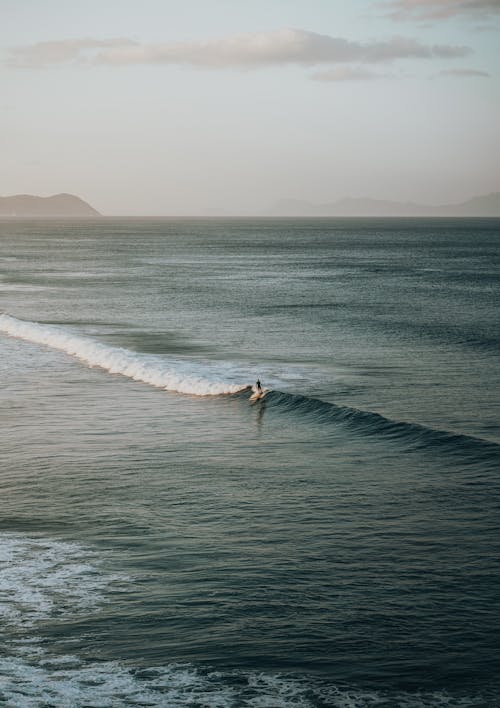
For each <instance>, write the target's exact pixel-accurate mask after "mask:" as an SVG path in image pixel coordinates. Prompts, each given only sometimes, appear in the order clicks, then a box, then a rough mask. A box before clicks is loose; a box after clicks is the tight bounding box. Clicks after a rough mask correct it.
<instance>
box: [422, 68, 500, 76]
mask: <svg viewBox="0 0 500 708" xmlns="http://www.w3.org/2000/svg"><path fill="white" fill-rule="evenodd" d="M435 76H455V77H463V76H465V77H466V78H489V77H490V74H488V72H487V71H481V70H480V69H445V70H443V71H439V72H438V73H437V74H435Z"/></svg>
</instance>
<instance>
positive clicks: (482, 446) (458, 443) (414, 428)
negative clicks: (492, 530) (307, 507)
mask: <svg viewBox="0 0 500 708" xmlns="http://www.w3.org/2000/svg"><path fill="white" fill-rule="evenodd" d="M266 400H267V402H268V403H267V405H269V406H273V407H275V408H276V409H278V410H279V411H281V412H283V413H286V414H288V415H290V414H292V415H296V416H300V417H301V418H307V419H309V420H310V421H312V422H316V423H341V424H343V425H345V426H347V427H349V428H350V429H353V430H355V431H357V432H358V433H361V434H363V435H371V436H376V437H384V438H390V439H391V440H394V441H401V442H403V443H404V444H405V445H406V446H407V448H408V449H411V450H432V449H439V450H441V451H444V452H446V453H447V454H451V455H452V456H457V457H460V458H461V459H462V460H463V461H464V462H465V461H472V460H473V461H474V462H477V461H495V462H496V463H500V445H499V444H498V443H496V442H493V441H491V440H485V439H484V438H480V437H476V436H473V435H466V434H464V433H455V432H449V431H446V430H440V429H436V428H432V427H430V426H426V425H421V424H419V423H409V422H405V421H398V420H392V419H390V418H387V417H385V416H383V415H381V414H380V413H373V412H370V411H364V410H359V409H357V408H352V407H349V406H338V405H336V404H335V403H327V402H326V401H321V400H320V399H317V398H309V397H307V396H300V395H294V394H290V393H284V392H281V391H271V392H270V393H269V394H268V395H267V396H266Z"/></svg>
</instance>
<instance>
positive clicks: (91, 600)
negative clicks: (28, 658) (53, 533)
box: [0, 533, 123, 642]
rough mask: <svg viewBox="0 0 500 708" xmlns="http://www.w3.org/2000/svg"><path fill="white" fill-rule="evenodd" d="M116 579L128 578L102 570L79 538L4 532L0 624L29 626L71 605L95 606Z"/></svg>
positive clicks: (0, 546) (0, 547)
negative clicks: (69, 540) (73, 540)
mask: <svg viewBox="0 0 500 708" xmlns="http://www.w3.org/2000/svg"><path fill="white" fill-rule="evenodd" d="M116 580H120V581H121V580H123V578H122V577H120V578H118V577H117V576H116V577H115V576H110V575H106V574H103V573H100V572H98V560H97V558H95V557H94V556H93V554H92V553H90V552H89V551H86V550H85V549H83V548H82V547H80V546H78V545H77V544H73V543H67V542H62V541H52V540H51V541H45V540H40V539H35V538H29V537H26V536H19V535H16V534H9V533H5V534H2V535H1V537H0V618H1V620H0V625H3V627H4V628H7V629H8V628H9V627H10V628H12V627H15V628H16V629H21V630H28V629H31V628H32V627H34V626H35V624H36V623H37V622H39V621H41V620H46V619H49V618H51V617H62V616H63V615H64V614H65V613H67V612H68V611H69V609H68V608H71V612H72V613H73V612H80V611H89V610H91V609H92V608H94V607H95V606H96V605H97V604H100V603H102V602H103V601H104V598H103V592H104V590H108V589H109V586H110V584H111V582H113V581H116ZM31 641H32V640H31V639H29V642H31Z"/></svg>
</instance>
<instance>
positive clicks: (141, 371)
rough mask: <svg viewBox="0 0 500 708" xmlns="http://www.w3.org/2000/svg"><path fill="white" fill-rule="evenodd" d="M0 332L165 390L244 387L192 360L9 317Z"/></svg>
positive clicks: (2, 319) (209, 392) (200, 392)
mask: <svg viewBox="0 0 500 708" xmlns="http://www.w3.org/2000/svg"><path fill="white" fill-rule="evenodd" d="M0 331H1V332H5V333H6V334H8V335H10V336H12V337H19V338H20V339H24V340H26V341H28V342H33V343H35V344H43V345H46V346H48V347H52V348H53V349H59V350H60V351H63V352H66V353H67V354H70V355H71V356H74V357H76V358H77V359H80V361H83V362H84V363H85V364H88V365H89V366H97V367H100V368H101V369H104V370H106V371H109V372H110V373H112V374H122V375H123V376H127V377H129V378H131V379H134V380H135V381H142V382H144V383H147V384H151V385H152V386H157V387H159V388H164V389H166V390H168V391H174V392H177V393H187V394H195V395H197V396H216V395H220V394H228V393H237V392H238V391H241V390H243V389H244V388H246V384H241V383H236V382H233V381H227V380H224V379H223V378H222V377H219V376H217V374H216V373H215V369H214V367H209V366H203V365H201V364H196V363H194V362H192V361H189V362H182V361H177V360H165V359H161V358H159V357H153V356H148V355H144V354H138V353H136V352H132V351H129V350H127V349H121V348H118V347H110V346H107V345H106V344H101V343H100V342H97V341H95V340H93V339H90V338H88V337H82V336H80V335H77V334H74V333H73V332H68V331H66V330H65V329H63V328H62V327H57V326H54V325H42V324H38V323H36V322H27V321H22V320H18V319H16V318H15V317H11V316H10V315H0Z"/></svg>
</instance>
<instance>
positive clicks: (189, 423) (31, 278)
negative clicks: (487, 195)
mask: <svg viewBox="0 0 500 708" xmlns="http://www.w3.org/2000/svg"><path fill="white" fill-rule="evenodd" d="M499 274H500V220H498V219H497V220H495V219H470V220H469V219H461V220H460V219H456V220H454V219H420V220H415V219H385V220H384V219H362V220H357V219H313V220H308V219H102V220H95V221H34V220H33V221H30V220H14V219H12V220H4V221H2V222H0V381H1V385H0V415H1V426H0V442H1V446H0V454H1V465H0V510H1V513H0V632H1V642H0V704H1V705H5V706H8V707H10V706H12V707H16V708H17V707H22V708H32V707H37V708H38V707H39V708H42V707H43V708H50V707H52V706H54V707H57V708H59V707H67V708H74V707H80V708H83V707H85V708H97V707H100V708H108V707H110V706H113V707H118V706H195V707H197V708H202V707H206V708H233V707H234V708H236V707H240V706H242V707H243V706H252V707H255V708H264V707H268V708H280V707H281V708H286V707H296V706H298V707H302V708H306V707H319V708H326V707H328V708H330V707H334V708H371V707H374V706H383V707H384V708H393V707H396V706H401V707H403V708H426V707H428V706H432V707H434V706H438V707H441V706H443V707H444V706H446V708H451V707H455V706H460V707H461V708H464V707H466V706H480V707H485V708H493V707H495V706H500V683H499V668H500V642H499V637H500V603H499V602H498V589H499V580H500V577H499V576H500V572H499V571H500V567H499V565H500V563H499V559H500V532H499V509H500V504H499V502H500V494H499V491H500V490H499V483H500V480H499V471H500V395H499V390H500V357H499V351H500V328H499V312H500V287H499ZM257 379H260V381H261V382H262V385H263V386H264V387H265V389H267V392H266V395H265V396H264V397H263V398H262V399H260V400H258V401H251V400H249V399H250V394H251V391H250V389H249V388H248V387H249V386H251V385H252V384H253V383H254V382H255V381H256V380H257Z"/></svg>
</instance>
